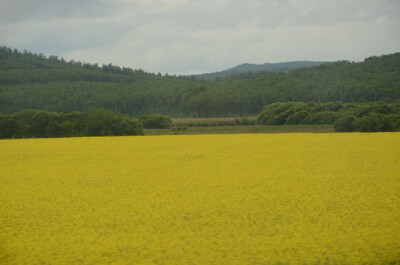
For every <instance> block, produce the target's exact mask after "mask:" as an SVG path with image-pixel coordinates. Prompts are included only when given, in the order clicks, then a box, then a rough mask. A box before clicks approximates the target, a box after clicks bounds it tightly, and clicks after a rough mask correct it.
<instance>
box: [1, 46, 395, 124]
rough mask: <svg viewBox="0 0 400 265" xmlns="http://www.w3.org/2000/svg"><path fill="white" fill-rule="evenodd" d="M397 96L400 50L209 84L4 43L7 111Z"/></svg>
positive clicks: (138, 111)
mask: <svg viewBox="0 0 400 265" xmlns="http://www.w3.org/2000/svg"><path fill="white" fill-rule="evenodd" d="M394 99H400V53H395V54H391V55H384V56H380V57H371V58H367V59H365V61H364V62H360V63H351V62H347V61H341V62H336V63H326V64H321V65H318V66H313V67H309V68H304V69H297V70H293V71H290V72H287V73H267V72H260V73H243V74H237V75H233V76H230V77H227V78H223V79H219V80H217V81H204V80H196V79H194V78H191V77H184V76H182V77H176V76H169V75H164V76H162V75H156V74H151V73H145V72H144V71H143V70H132V69H128V68H120V67H117V66H113V65H110V64H109V65H103V66H98V65H96V64H93V65H92V64H87V63H81V62H74V61H70V62H66V61H65V60H62V59H59V58H57V57H55V56H50V57H48V58H47V57H45V56H44V55H40V54H39V55H37V54H33V53H30V52H23V53H21V52H18V51H13V50H11V49H9V48H7V47H1V48H0V112H2V113H13V112H17V111H21V110H24V109H41V110H48V111H56V112H72V111H86V110H88V109H90V108H104V109H110V110H113V111H114V112H116V113H124V114H128V115H131V116H135V117H139V116H140V115H143V114H147V113H161V114H167V115H174V116H190V117H237V116H251V115H256V114H257V113H259V112H260V111H261V110H262V109H263V107H264V106H266V105H269V104H271V103H274V102H288V101H303V102H310V101H315V102H333V101H336V102H372V101H377V100H385V101H390V100H394ZM331 104H332V106H328V105H325V106H324V108H326V109H325V111H333V112H335V111H337V110H336V109H337V107H338V104H340V103H331ZM360 111H361V113H359V114H355V115H356V116H357V117H361V116H362V115H364V114H363V112H378V113H382V112H384V111H385V110H369V109H368V107H367V109H365V110H360ZM285 115H287V116H290V115H291V113H284V112H282V117H280V118H279V119H278V120H275V121H271V124H280V123H282V121H283V120H285V119H287V118H288V117H287V116H285ZM303 115H304V114H303ZM359 115H361V116H359ZM294 118H296V119H299V118H300V117H293V119H294ZM303 118H304V117H303ZM310 119H312V120H313V119H319V118H318V117H317V118H315V117H310ZM327 119H328V118H327ZM293 122H297V121H295V120H293ZM310 122H311V121H310ZM324 122H325V121H324Z"/></svg>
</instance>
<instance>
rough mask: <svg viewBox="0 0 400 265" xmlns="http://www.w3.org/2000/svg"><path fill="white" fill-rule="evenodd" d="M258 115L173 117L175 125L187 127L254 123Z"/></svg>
mask: <svg viewBox="0 0 400 265" xmlns="http://www.w3.org/2000/svg"><path fill="white" fill-rule="evenodd" d="M256 120H257V116H249V117H225V118H172V124H173V125H183V126H187V127H203V126H233V125H254V124H255V123H256Z"/></svg>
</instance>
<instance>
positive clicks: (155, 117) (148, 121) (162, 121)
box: [139, 114, 172, 129]
mask: <svg viewBox="0 0 400 265" xmlns="http://www.w3.org/2000/svg"><path fill="white" fill-rule="evenodd" d="M139 120H140V121H141V123H142V124H143V128H145V129H169V128H171V126H172V120H171V118H170V117H169V116H166V115H162V114H148V115H143V116H141V117H140V119H139Z"/></svg>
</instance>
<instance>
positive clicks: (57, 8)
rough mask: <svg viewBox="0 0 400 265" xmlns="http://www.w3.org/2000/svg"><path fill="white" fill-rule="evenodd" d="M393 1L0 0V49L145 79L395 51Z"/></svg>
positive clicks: (399, 2) (396, 4)
mask: <svg viewBox="0 0 400 265" xmlns="http://www.w3.org/2000/svg"><path fill="white" fill-rule="evenodd" d="M399 14H400V0H196V1H195V0H68V1H67V0H0V45H1V46H4V45H5V46H9V47H11V48H17V49H21V50H23V49H26V50H30V51H32V52H36V53H39V52H41V53H44V54H46V55H57V56H61V57H64V58H65V59H67V60H69V59H74V60H79V61H84V62H90V63H100V64H103V63H110V62H111V63H113V64H115V65H119V66H125V67H131V68H134V69H137V68H142V69H144V70H145V71H149V72H161V73H170V74H192V73H204V72H213V71H217V70H222V69H226V68H230V67H233V66H235V65H238V64H241V63H245V62H247V63H266V62H269V63H273V62H283V61H295V60H324V61H325V60H327V61H332V60H342V59H346V60H350V61H361V60H363V59H364V58H365V57H368V56H372V55H382V54H388V53H393V52H399V51H400V15H399Z"/></svg>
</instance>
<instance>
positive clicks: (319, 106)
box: [257, 100, 400, 132]
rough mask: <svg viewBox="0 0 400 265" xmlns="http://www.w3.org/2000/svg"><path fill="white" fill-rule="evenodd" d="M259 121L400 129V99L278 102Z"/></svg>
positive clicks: (363, 129) (371, 129)
mask: <svg viewBox="0 0 400 265" xmlns="http://www.w3.org/2000/svg"><path fill="white" fill-rule="evenodd" d="M257 121H258V123H259V124H264V125H283V124H334V127H335V131H361V132H375V131H400V100H396V101H393V102H390V103H387V102H383V101H379V102H369V103H340V102H325V103H320V102H308V103H305V102H276V103H273V104H270V105H268V106H266V107H265V108H264V109H263V110H262V111H261V112H260V113H259V115H258V117H257Z"/></svg>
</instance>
